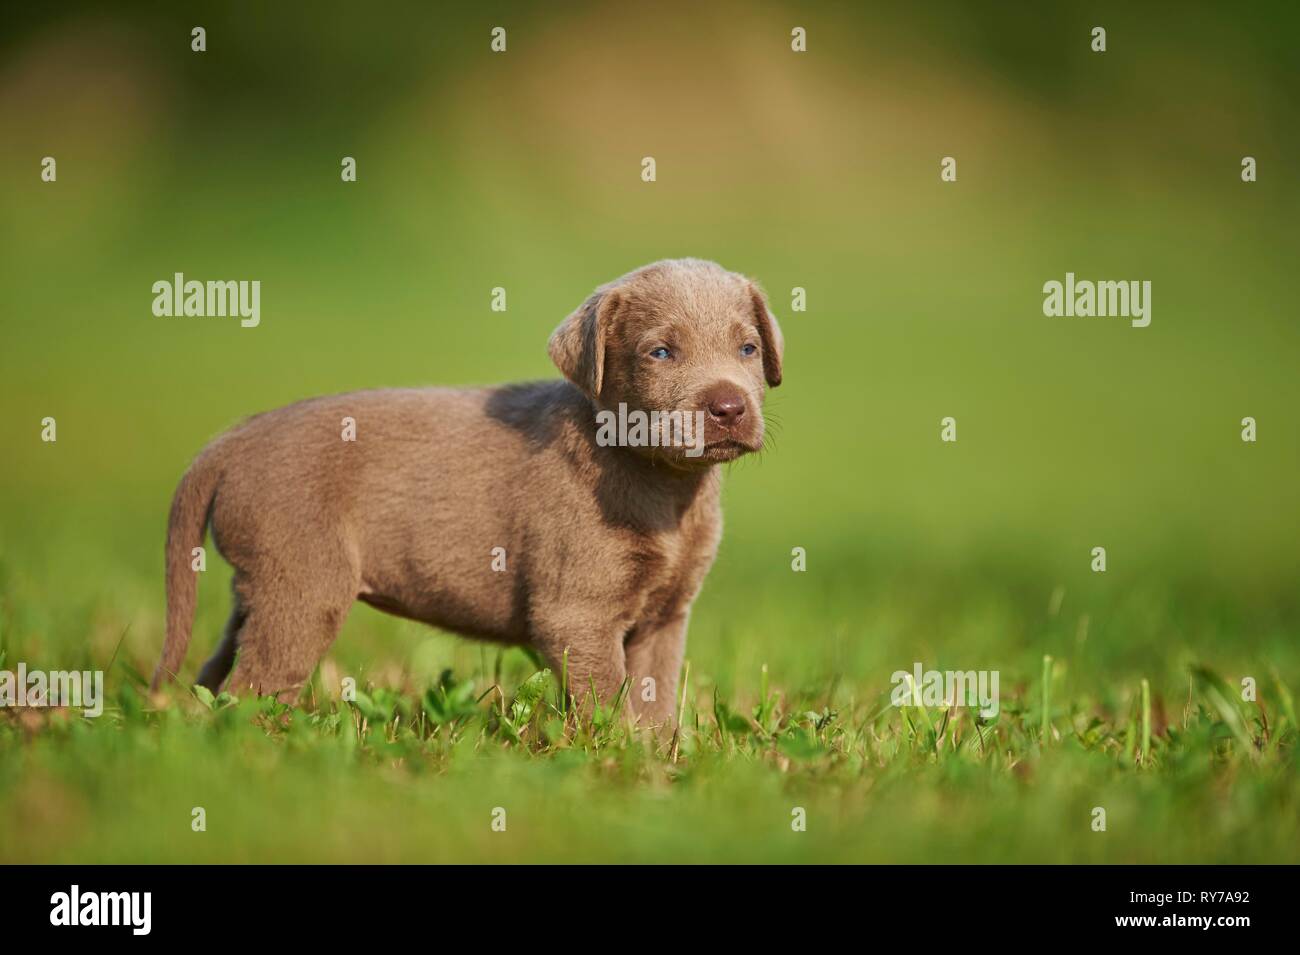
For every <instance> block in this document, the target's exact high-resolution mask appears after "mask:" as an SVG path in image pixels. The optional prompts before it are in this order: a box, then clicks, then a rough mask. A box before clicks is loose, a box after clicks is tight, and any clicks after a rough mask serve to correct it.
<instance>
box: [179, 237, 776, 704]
mask: <svg viewBox="0 0 1300 955" xmlns="http://www.w3.org/2000/svg"><path fill="white" fill-rule="evenodd" d="M660 349H664V350H666V351H667V352H668V357H665V356H664V351H661V350H660ZM782 350H783V345H782V340H781V332H780V329H779V327H778V326H777V323H776V320H775V318H773V316H772V314H771V312H770V311H769V309H768V306H767V303H766V301H765V300H764V298H763V296H762V293H761V292H760V291H759V290H758V289H757V287H756V286H755V285H754V284H753V283H751V282H750V281H748V280H747V279H745V278H744V277H742V276H739V275H736V274H734V273H731V272H728V271H726V270H724V269H722V268H721V267H720V266H718V265H716V264H714V263H712V262H705V261H700V260H696V259H678V260H666V261H663V262H656V263H654V264H652V265H648V266H645V267H644V268H641V269H638V270H636V271H634V272H630V273H628V274H627V275H625V276H623V277H622V278H620V279H618V280H616V281H614V282H611V283H609V284H608V285H604V286H602V287H601V288H599V289H597V290H596V292H595V293H594V294H593V295H592V296H591V297H590V298H588V299H587V301H586V302H584V303H583V305H582V306H581V307H580V308H578V309H577V310H576V311H575V312H574V313H573V314H572V315H570V316H569V317H568V318H566V319H565V320H564V322H562V323H561V324H560V326H559V327H558V328H557V329H556V330H555V332H554V334H553V335H552V336H551V340H550V345H549V351H550V355H551V357H552V359H553V360H554V362H555V364H556V365H557V366H558V367H559V369H560V370H561V371H562V372H563V373H564V374H565V376H566V378H567V379H568V381H556V382H543V383H534V384H526V385H510V386H505V387H501V388H489V389H479V390H451V389H439V388H430V389H410V390H381V391H365V392H355V393H351V394H344V395H338V396H333V397H326V398H315V399H311V400H307V401H302V402H299V403H297V404H293V405H289V406H288V407H285V408H280V409H278V410H276V411H271V412H268V413H266V414H261V415H257V416H255V417H253V418H250V419H249V420H247V421H245V422H244V423H242V424H240V425H238V426H236V427H235V428H233V429H231V430H230V431H228V432H226V433H225V434H223V435H221V436H220V437H218V438H217V439H216V440H214V441H213V442H212V443H211V444H209V445H208V446H207V447H206V448H205V449H204V450H203V451H202V452H201V453H200V454H199V456H198V457H197V458H196V459H195V461H194V463H193V464H192V465H191V467H190V468H189V470H188V471H187V472H186V474H185V476H184V477H183V478H182V479H181V482H180V485H179V487H178V488H177V490H176V495H175V498H174V499H173V501H172V509H171V517H170V520H169V522H168V529H167V551H166V557H167V636H166V642H165V644H164V647H163V654H162V660H161V662H160V663H159V665H158V670H157V672H156V673H155V675H154V686H155V687H157V686H158V685H159V684H160V683H161V681H162V680H163V679H164V678H165V677H167V676H169V675H171V676H174V675H175V674H176V673H177V672H178V671H179V669H180V667H181V664H182V662H183V660H184V656H185V651H186V648H187V646H188V644H189V639H190V631H191V627H192V623H193V616H194V607H195V589H196V587H195V574H194V572H193V571H192V570H191V564H190V562H191V550H192V548H194V547H198V546H201V545H202V543H203V537H204V530H205V528H206V527H207V526H208V525H209V524H210V525H211V527H212V536H213V540H214V541H215V543H216V546H217V548H218V549H219V550H220V551H221V553H222V554H223V555H224V556H225V557H226V559H227V560H229V561H230V563H231V564H232V565H233V566H234V569H235V576H234V597H235V600H234V609H233V611H232V613H231V616H230V620H229V622H228V624H227V626H226V630H225V634H224V636H223V638H222V640H221V643H220V645H219V646H218V648H217V651H216V653H215V654H214V655H213V656H212V658H211V659H210V660H208V661H207V663H206V664H205V665H204V666H203V668H202V670H201V671H200V673H199V677H198V682H199V683H200V684H202V685H204V686H206V687H208V688H209V689H211V690H214V691H215V690H217V689H218V688H220V687H222V686H225V687H226V688H228V689H229V690H230V691H231V692H232V693H236V694H238V693H241V692H244V691H247V690H250V689H251V690H253V691H255V692H258V693H264V694H277V695H279V696H280V697H281V698H282V699H286V700H292V699H294V698H296V696H297V694H298V692H299V690H300V689H301V687H302V685H303V684H304V682H305V681H306V680H307V679H308V678H309V677H310V675H311V673H312V671H313V670H314V669H315V667H316V664H317V663H318V662H319V660H320V658H321V657H322V656H323V655H324V653H325V652H326V650H327V649H328V647H329V646H330V644H331V643H332V642H333V640H334V637H335V635H336V634H337V633H338V630H339V628H340V627H341V626H342V624H343V621H344V618H345V617H346V616H347V612H348V609H349V608H350V607H351V605H352V603H353V601H354V600H358V599H360V600H363V601H365V602H366V603H369V604H371V605H372V606H375V607H377V608H379V609H381V610H384V611H387V612H389V613H393V614H397V615H399V616H403V617H408V618H411V619H414V620H420V621H425V622H427V623H430V624H433V625H435V626H438V627H442V628H445V629H447V630H452V631H455V632H458V633H461V634H464V635H467V636H472V637H477V638H482V639H488V640H494V641H498V642H502V643H507V644H525V645H529V646H532V647H534V648H536V649H537V650H538V651H540V652H541V654H542V655H543V656H544V657H545V659H546V660H547V661H548V663H549V664H550V666H551V667H552V668H553V670H554V671H555V672H556V673H559V672H560V668H561V666H562V665H563V661H564V658H565V651H566V650H567V667H568V674H569V679H570V684H569V685H570V687H571V689H572V691H573V693H574V695H575V697H588V698H589V692H588V691H589V690H590V689H593V688H594V691H595V693H596V695H597V697H598V698H599V699H600V700H602V701H609V700H610V699H612V698H613V697H614V696H615V694H616V693H617V692H618V690H619V688H620V686H621V685H622V683H623V681H624V679H625V678H627V677H630V678H631V682H630V688H629V695H628V700H629V703H630V705H631V708H632V711H633V713H635V714H636V715H637V716H639V717H640V718H641V719H642V720H643V721H645V722H650V723H664V722H669V721H671V719H672V717H673V709H674V706H673V702H674V699H675V696H676V689H677V679H678V671H679V669H680V667H681V662H682V654H683V650H684V647H685V640H686V625H687V617H688V615H689V612H690V607H691V603H692V601H693V600H694V599H695V596H696V594H697V593H698V592H699V589H700V586H701V584H702V582H703V580H704V576H705V574H706V573H707V572H708V569H709V567H710V565H711V564H712V562H713V559H714V556H715V554H716V552H717V547H718V541H719V539H720V537H721V533H722V520H721V510H720V507H719V490H720V475H719V473H718V468H717V465H718V464H719V463H722V462H724V461H729V460H732V459H734V458H736V457H738V456H740V455H741V454H744V453H747V452H749V451H755V450H758V449H759V448H761V447H762V442H763V420H762V402H763V397H764V393H765V389H766V388H767V387H770V386H775V385H777V384H779V383H780V381H781V359H782ZM619 403H624V404H626V405H627V407H628V408H629V409H641V410H644V411H647V412H648V411H651V410H657V411H672V410H684V411H689V412H694V411H696V410H702V411H704V412H705V419H706V428H705V433H704V442H705V444H704V452H703V454H701V455H699V456H698V457H691V456H689V455H688V454H687V453H686V451H685V449H684V448H681V447H671V448H662V447H645V448H628V447H605V446H601V445H600V444H598V443H597V441H596V412H597V411H598V410H599V409H610V410H616V409H617V407H618V405H619ZM344 418H351V419H353V420H354V421H355V423H356V425H355V427H356V440H355V441H344V440H343V438H342V430H343V419H344ZM497 547H500V548H504V550H505V570H503V571H502V570H494V569H493V567H492V564H493V548H497ZM227 676H228V679H227ZM647 678H649V679H650V680H653V683H652V684H651V683H648V682H646V681H647ZM650 695H652V696H653V699H646V697H647V696H650Z"/></svg>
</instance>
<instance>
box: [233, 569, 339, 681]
mask: <svg viewBox="0 0 1300 955" xmlns="http://www.w3.org/2000/svg"><path fill="white" fill-rule="evenodd" d="M358 584H359V575H358V574H357V573H356V572H355V571H354V570H353V569H352V568H351V567H349V566H348V565H347V564H346V562H345V561H344V560H343V559H342V557H341V556H340V558H339V560H338V561H335V562H333V563H332V564H331V563H330V562H327V561H322V560H320V559H319V556H318V558H317V560H315V561H313V562H312V563H311V564H304V565H302V566H300V568H299V569H298V570H297V571H296V572H295V574H294V575H293V577H292V578H289V577H286V576H285V575H284V574H282V573H279V574H270V575H268V576H267V577H265V578H262V579H258V578H256V577H253V578H251V579H249V580H247V581H243V582H241V584H240V588H239V589H240V593H241V601H240V602H241V604H242V606H244V607H246V608H247V617H246V618H245V619H244V621H243V624H242V625H241V626H240V628H239V637H238V647H239V655H238V658H237V660H236V662H235V670H234V673H232V674H231V676H230V682H229V683H228V684H227V687H226V688H227V689H228V690H229V691H230V693H231V694H232V695H234V696H240V695H244V694H247V693H249V692H250V691H251V692H252V693H254V694H257V695H262V696H269V695H272V694H274V695H276V696H278V697H279V698H280V701H281V702H284V703H292V702H294V701H295V700H296V699H297V698H298V693H299V692H300V691H301V690H302V687H303V684H304V683H306V682H307V680H308V678H309V677H310V676H311V674H312V671H313V670H315V669H316V664H317V663H319V662H320V658H321V657H323V656H324V655H325V651H326V650H328V649H329V647H330V644H331V643H333V642H334V638H335V637H336V636H338V632H339V629H340V628H341V627H342V626H343V621H344V620H345V619H346V618H347V614H348V608H349V607H351V606H352V602H353V600H354V599H355V598H356V593H357V588H358Z"/></svg>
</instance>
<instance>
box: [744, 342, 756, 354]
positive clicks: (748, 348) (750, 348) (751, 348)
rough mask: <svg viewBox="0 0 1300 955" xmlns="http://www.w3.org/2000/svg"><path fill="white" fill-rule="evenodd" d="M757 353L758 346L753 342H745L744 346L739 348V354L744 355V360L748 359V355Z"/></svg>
mask: <svg viewBox="0 0 1300 955" xmlns="http://www.w3.org/2000/svg"><path fill="white" fill-rule="evenodd" d="M757 351H758V346H757V345H755V344H754V343H753V342H746V343H745V344H743V345H741V346H740V353H741V354H742V355H744V356H745V357H746V358H748V357H749V356H750V355H753V354H754V353H755V352H757Z"/></svg>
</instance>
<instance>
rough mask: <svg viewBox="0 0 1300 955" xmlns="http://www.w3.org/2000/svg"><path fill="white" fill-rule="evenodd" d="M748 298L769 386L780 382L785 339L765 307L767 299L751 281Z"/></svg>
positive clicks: (774, 385) (769, 310)
mask: <svg viewBox="0 0 1300 955" xmlns="http://www.w3.org/2000/svg"><path fill="white" fill-rule="evenodd" d="M749 298H750V301H751V302H753V304H754V324H755V325H756V326H758V337H759V338H760V339H761V340H762V342H763V377H764V378H765V379H767V384H768V387H769V388H775V387H776V386H777V385H779V384H780V383H781V357H782V355H784V354H785V339H784V338H783V337H782V336H781V326H780V325H778V324H777V323H776V316H775V315H773V314H772V310H771V309H770V308H768V307H767V299H766V298H765V297H764V296H763V293H762V291H761V290H760V289H759V287H758V286H757V285H755V284H754V283H753V282H750V283H749Z"/></svg>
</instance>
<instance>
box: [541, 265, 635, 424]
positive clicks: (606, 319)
mask: <svg viewBox="0 0 1300 955" xmlns="http://www.w3.org/2000/svg"><path fill="white" fill-rule="evenodd" d="M620 304H622V299H621V297H620V295H619V293H618V291H617V290H616V289H597V290H596V291H595V293H594V294H593V295H592V296H591V297H590V298H588V299H587V300H586V301H585V302H583V303H582V305H581V306H579V308H578V309H577V311H575V312H574V313H573V314H572V315H570V316H569V317H568V318H566V319H565V320H564V321H562V322H560V325H559V327H558V328H556V329H555V331H553V332H552V333H551V339H550V341H549V342H547V344H546V352H547V354H549V355H550V356H551V361H553V362H555V367H556V368H558V369H560V371H561V372H563V373H564V377H565V378H568V379H569V381H571V382H573V383H574V384H575V385H577V386H578V387H579V388H581V389H582V390H583V392H584V393H585V394H586V395H587V397H588V398H591V399H592V400H595V399H596V398H598V397H599V396H600V388H601V385H602V384H604V379H605V337H606V335H607V334H608V332H609V328H610V323H611V322H612V320H613V317H614V314H615V313H616V312H617V311H618V307H619V305H620Z"/></svg>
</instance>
